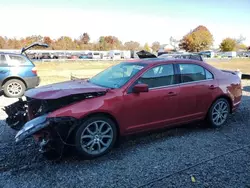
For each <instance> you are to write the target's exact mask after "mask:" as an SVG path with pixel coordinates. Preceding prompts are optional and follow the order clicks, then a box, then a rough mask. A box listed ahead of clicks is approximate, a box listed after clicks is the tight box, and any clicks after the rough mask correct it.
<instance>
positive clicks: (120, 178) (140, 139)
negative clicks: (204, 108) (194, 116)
mask: <svg viewBox="0 0 250 188" xmlns="http://www.w3.org/2000/svg"><path fill="white" fill-rule="evenodd" d="M243 85H244V97H243V102H242V105H241V106H240V109H239V110H238V111H237V112H236V113H235V114H234V115H231V116H230V118H229V120H228V123H227V124H226V126H224V127H223V128H221V129H218V130H215V129H210V128H205V127H202V126H201V125H199V124H191V125H185V126H182V127H180V128H175V129H171V130H164V131H160V132H154V133H145V134H143V135H135V136H131V137H129V138H125V139H124V141H122V143H121V144H120V145H119V146H118V147H116V148H115V149H113V150H112V152H111V153H109V154H107V155H106V156H103V157H101V158H98V159H95V160H91V161H89V160H82V159H80V158H78V157H76V156H74V155H73V156H72V155H71V156H68V157H65V158H63V159H62V160H61V161H60V162H52V161H47V160H45V159H44V158H43V157H42V156H41V155H40V154H39V152H38V151H37V147H36V145H35V144H34V142H33V140H32V139H28V140H26V141H25V142H24V143H20V144H15V143H14V135H15V131H12V130H10V129H9V128H8V127H6V126H5V124H4V118H5V117H6V116H5V114H4V113H3V112H2V111H0V119H1V121H0V124H1V125H0V188H2V187H3V188H7V187H11V188H15V187H185V188H188V187H216V188H219V187H235V188H236V187H237V188H239V187H242V188H243V187H250V137H249V133H250V118H249V117H250V81H244V82H243ZM0 101H1V104H0V106H4V105H6V104H8V103H11V102H13V99H6V98H3V97H0ZM191 177H192V178H191Z"/></svg>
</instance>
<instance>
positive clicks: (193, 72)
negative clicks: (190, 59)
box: [179, 64, 214, 83]
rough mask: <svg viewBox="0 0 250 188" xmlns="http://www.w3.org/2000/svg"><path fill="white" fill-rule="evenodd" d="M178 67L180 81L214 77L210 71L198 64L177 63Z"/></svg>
mask: <svg viewBox="0 0 250 188" xmlns="http://www.w3.org/2000/svg"><path fill="white" fill-rule="evenodd" d="M179 67H180V73H181V82H182V83H186V82H195V81H200V80H208V79H213V78H214V77H213V74H212V73H211V72H209V71H208V70H206V69H205V68H203V67H202V66H199V65H195V64H179Z"/></svg>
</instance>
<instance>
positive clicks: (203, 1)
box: [0, 0, 250, 45]
mask: <svg viewBox="0 0 250 188" xmlns="http://www.w3.org/2000/svg"><path fill="white" fill-rule="evenodd" d="M0 18H1V28H0V35H1V36H7V37H17V38H19V37H25V36H28V35H42V36H51V37H52V38H58V37H60V36H65V35H66V36H70V37H72V38H78V37H79V36H80V34H81V33H83V32H88V33H89V35H90V38H91V41H96V40H98V37H99V36H101V35H114V36H117V37H118V38H119V39H120V40H122V41H123V42H125V41H128V40H134V41H138V42H140V43H142V44H144V43H146V42H148V43H149V44H151V43H152V42H154V41H159V42H161V43H168V42H169V38H170V36H173V37H174V38H177V39H180V38H182V36H183V35H185V34H186V33H187V32H189V31H190V30H191V29H194V28H195V27H197V26H198V25H204V26H206V27H207V28H208V29H209V30H210V31H211V33H212V34H213V36H214V39H215V45H218V44H219V43H220V42H221V40H222V39H223V38H225V37H233V38H236V37H239V36H240V35H243V36H244V37H246V38H247V40H246V41H245V43H246V44H247V45H250V21H249V19H250V1H249V0H238V1H236V0H216V1H215V0H210V1H209V0H188V1H187V0H152V1H147V0H144V1H142V0H123V1H119V0H116V1H115V0H107V1H105V0H103V1H101V0H42V1H39V0H8V1H7V0H0Z"/></svg>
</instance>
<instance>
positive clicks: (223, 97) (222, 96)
mask: <svg viewBox="0 0 250 188" xmlns="http://www.w3.org/2000/svg"><path fill="white" fill-rule="evenodd" d="M218 99H226V100H227V101H228V103H229V105H230V113H232V111H233V101H232V99H231V98H230V97H229V96H228V95H220V96H218V97H216V98H215V99H214V100H213V102H212V103H211V105H210V107H209V109H208V112H207V114H208V113H209V110H210V108H211V107H212V105H213V104H214V103H215V101H217V100H218Z"/></svg>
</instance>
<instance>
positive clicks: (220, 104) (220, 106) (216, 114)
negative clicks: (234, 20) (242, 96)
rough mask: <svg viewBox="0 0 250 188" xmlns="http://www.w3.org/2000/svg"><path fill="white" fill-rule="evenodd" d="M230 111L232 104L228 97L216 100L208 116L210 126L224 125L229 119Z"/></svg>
mask: <svg viewBox="0 0 250 188" xmlns="http://www.w3.org/2000/svg"><path fill="white" fill-rule="evenodd" d="M229 112H230V105H229V102H228V101H227V100H226V99H224V98H220V99H218V100H216V101H215V102H214V103H213V104H212V106H211V108H210V109H209V112H208V117H207V118H208V122H209V124H210V126H211V127H213V128H219V127H222V126H223V125H224V124H225V123H226V121H227V118H228V115H229Z"/></svg>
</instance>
